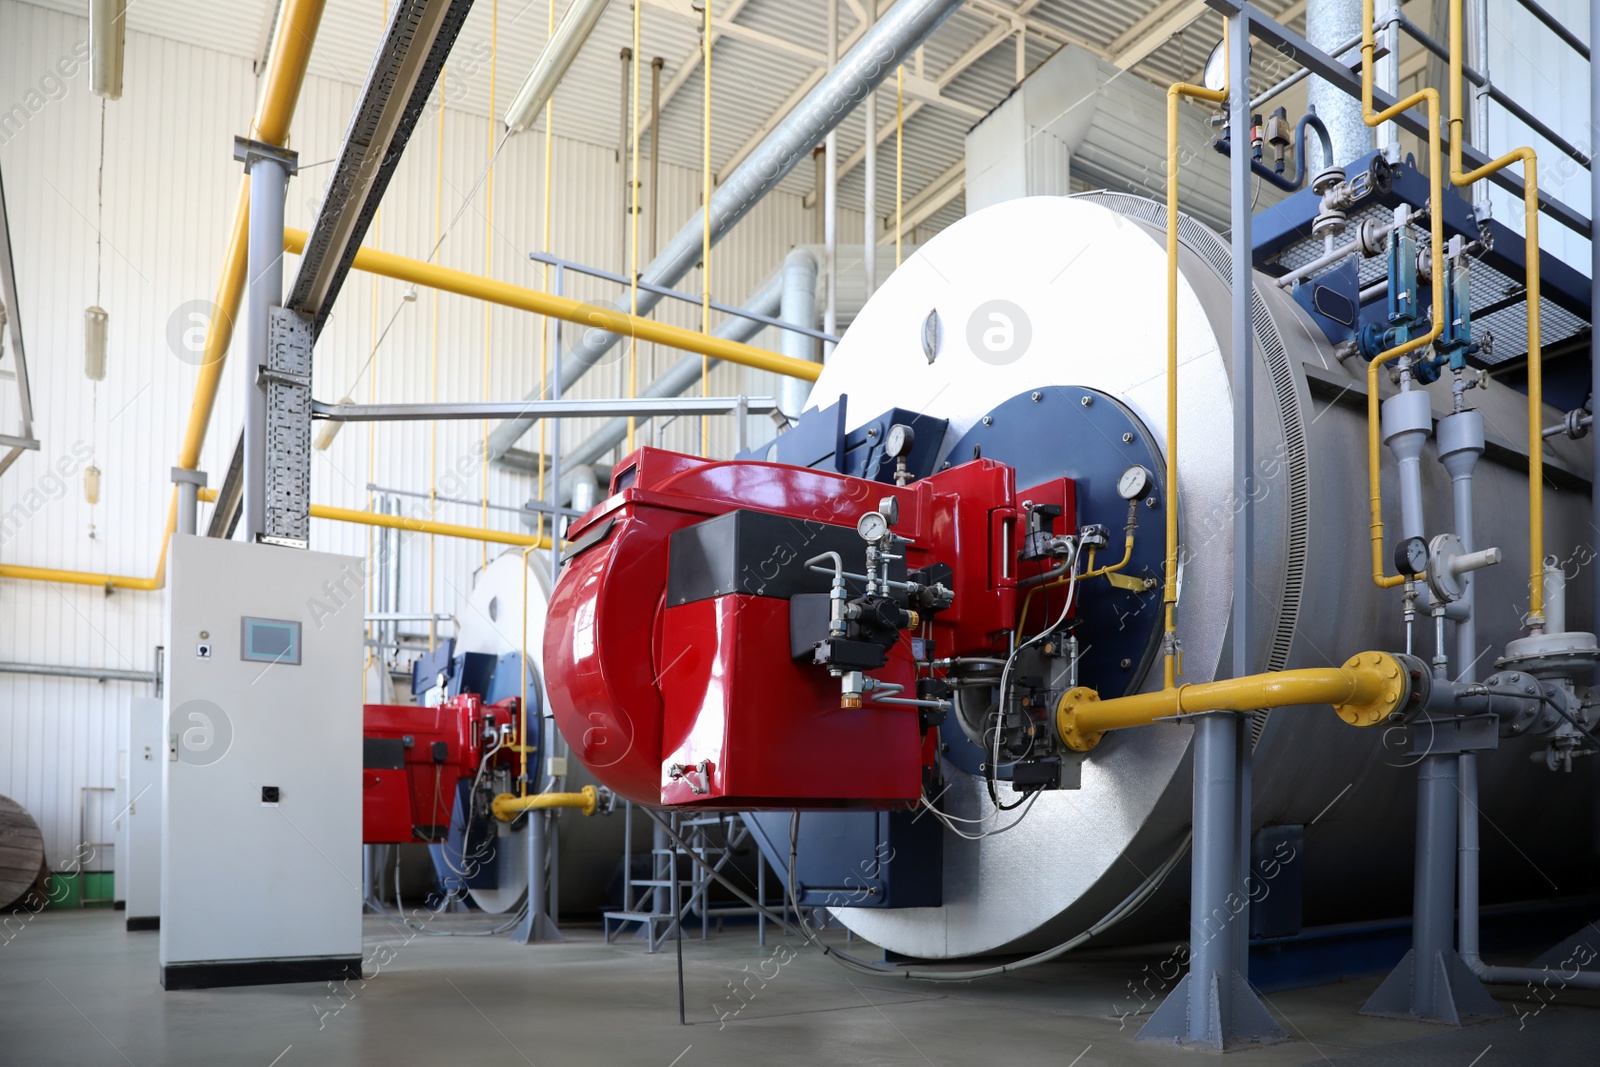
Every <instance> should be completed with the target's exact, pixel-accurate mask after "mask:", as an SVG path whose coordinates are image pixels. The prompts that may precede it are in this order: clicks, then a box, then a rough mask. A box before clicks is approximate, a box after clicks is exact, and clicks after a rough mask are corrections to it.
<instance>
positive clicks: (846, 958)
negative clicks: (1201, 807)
mask: <svg viewBox="0 0 1600 1067" xmlns="http://www.w3.org/2000/svg"><path fill="white" fill-rule="evenodd" d="M642 810H643V811H644V813H645V814H646V815H648V816H650V818H652V819H654V820H655V821H656V823H657V825H659V826H661V827H662V828H663V829H665V830H666V832H667V836H668V837H669V838H671V839H672V840H673V841H674V842H676V843H677V844H678V846H679V847H680V848H683V849H685V850H687V849H688V845H687V843H686V842H685V841H684V840H683V838H681V837H679V836H678V834H677V833H676V832H675V831H673V829H672V828H671V827H670V826H668V825H667V823H666V820H664V819H662V818H661V817H660V816H659V815H657V814H656V813H655V812H654V811H653V810H651V809H650V808H644V809H642ZM1192 838H1193V834H1192V832H1191V833H1189V834H1185V835H1184V838H1183V841H1182V842H1180V843H1179V845H1178V847H1177V848H1176V849H1175V850H1174V851H1173V853H1172V855H1170V856H1168V857H1167V858H1166V859H1165V860H1164V861H1162V863H1161V865H1160V866H1159V867H1157V868H1156V869H1155V870H1154V871H1152V872H1151V873H1150V875H1149V877H1147V878H1146V879H1145V880H1144V881H1143V882H1142V883H1141V884H1140V885H1139V886H1138V888H1136V889H1135V890H1134V891H1133V892H1132V893H1130V894H1128V895H1127V896H1126V897H1124V898H1123V900H1122V903H1120V904H1118V905H1117V906H1116V907H1115V908H1113V909H1111V911H1109V912H1107V913H1106V914H1105V916H1104V917H1102V918H1101V919H1100V921H1099V922H1096V923H1095V924H1094V925H1092V926H1090V927H1089V928H1088V929H1087V930H1085V931H1083V932H1082V933H1080V934H1078V935H1077V936H1076V937H1073V938H1071V939H1070V940H1067V941H1063V942H1062V943H1061V944H1059V945H1056V946H1054V947H1053V948H1048V949H1045V950H1043V951H1042V952H1036V953H1034V954H1033V955H1032V956H1027V957H1025V958H1023V959H1020V960H1014V961H1013V962H1011V963H1004V964H999V965H997V966H994V967H983V968H980V969H977V970H970V971H925V970H918V969H915V968H909V967H908V968H904V969H901V968H890V967H882V966H878V965H876V964H872V963H869V962H867V961H866V960H862V959H859V958H857V957H855V956H852V955H850V954H849V953H846V952H842V951H840V950H839V949H836V948H834V947H832V946H831V945H825V944H823V943H822V942H821V941H817V940H815V939H814V938H813V937H812V936H811V935H810V934H809V933H808V932H807V931H806V930H805V928H804V923H803V922H802V923H801V927H800V933H801V934H802V936H803V937H805V939H806V941H807V943H808V944H810V945H812V947H814V948H817V949H819V950H820V951H821V952H822V954H823V955H824V956H827V957H829V958H830V959H832V960H834V961H835V962H837V963H838V964H839V965H840V966H842V967H846V968H848V969H850V970H854V971H858V972H860V973H862V974H874V975H879V976H883V977H890V978H905V979H908V980H914V981H922V982H970V981H973V980H974V979H978V978H988V977H991V976H993V975H999V974H1006V973H1008V972H1011V971H1020V970H1022V969H1023V968H1025V967H1032V966H1035V965H1037V964H1040V963H1046V962H1048V961H1050V960H1053V959H1055V958H1056V957H1058V956H1061V955H1064V954H1065V953H1068V952H1071V951H1072V950H1073V949H1075V948H1077V947H1079V946H1080V945H1082V944H1084V943H1085V942H1087V941H1089V940H1090V939H1091V938H1094V937H1097V936H1099V935H1100V934H1102V933H1104V932H1105V931H1107V930H1109V929H1110V928H1111V927H1113V926H1115V925H1116V924H1117V923H1119V922H1121V921H1122V920H1123V919H1126V918H1127V917H1128V916H1130V915H1132V914H1133V913H1134V912H1136V911H1138V910H1139V908H1140V907H1141V906H1142V905H1143V904H1144V903H1145V902H1146V901H1147V900H1149V899H1150V897H1151V896H1153V895H1154V894H1155V891H1156V890H1157V889H1159V888H1160V887H1161V884H1162V883H1163V882H1165V881H1166V879H1167V876H1168V875H1170V874H1171V873H1172V870H1173V868H1174V867H1176V866H1177V865H1178V862H1179V861H1180V860H1182V859H1183V857H1184V856H1185V855H1186V854H1187V853H1188V851H1189V843H1190V841H1191V839H1192ZM689 858H690V859H691V860H692V861H693V862H695V863H696V864H698V865H699V866H701V867H703V868H704V869H705V870H706V872H707V873H708V874H709V875H710V876H711V877H712V878H714V879H715V880H717V881H718V882H721V883H722V885H723V886H724V888H726V889H727V890H728V891H729V892H731V893H732V894H733V895H734V896H736V897H738V898H739V899H740V900H742V901H743V902H744V903H745V904H747V905H749V906H750V907H752V908H754V909H756V911H757V912H759V913H761V914H763V915H765V916H766V917H767V918H768V919H769V920H770V921H772V922H775V923H777V924H778V926H779V928H780V929H782V930H785V931H791V930H794V929H795V927H794V925H793V924H791V923H790V922H789V919H788V916H787V915H779V914H778V913H777V912H774V911H772V910H771V909H770V908H766V907H763V906H761V905H760V904H757V903H756V901H755V900H754V899H753V898H752V897H750V896H748V895H746V894H745V893H744V892H743V891H742V890H740V889H739V887H738V886H736V885H734V884H733V883H732V882H730V881H729V880H728V879H727V878H725V877H723V875H722V873H721V872H720V871H717V870H714V869H713V868H712V867H711V865H710V864H709V863H707V862H706V861H705V860H703V859H701V858H700V857H699V856H696V855H695V854H694V853H693V852H689ZM789 869H790V872H791V874H790V877H791V878H792V877H793V870H794V865H793V864H790V868H789ZM789 903H790V906H791V907H794V908H796V915H797V916H798V914H799V912H798V904H797V903H796V901H795V897H794V894H793V893H792V892H791V893H790V901H789Z"/></svg>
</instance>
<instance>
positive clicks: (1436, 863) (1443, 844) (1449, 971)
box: [1361, 720, 1502, 1026]
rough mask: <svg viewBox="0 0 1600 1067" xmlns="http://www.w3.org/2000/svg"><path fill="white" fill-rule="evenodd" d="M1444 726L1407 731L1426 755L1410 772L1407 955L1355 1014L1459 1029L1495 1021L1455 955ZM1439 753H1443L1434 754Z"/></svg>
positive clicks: (1455, 758) (1454, 753)
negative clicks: (1413, 829)
mask: <svg viewBox="0 0 1600 1067" xmlns="http://www.w3.org/2000/svg"><path fill="white" fill-rule="evenodd" d="M1448 725H1449V724H1441V725H1440V726H1434V725H1433V724H1432V723H1430V722H1429V721H1427V720H1424V721H1423V722H1421V723H1418V724H1417V725H1416V726H1414V727H1413V733H1414V734H1415V735H1417V736H1416V737H1415V744H1416V745H1417V747H1418V748H1420V749H1422V750H1423V751H1424V752H1426V753H1427V754H1426V755H1423V756H1422V762H1421V765H1420V767H1419V768H1418V771H1417V861H1416V876H1415V882H1414V886H1413V890H1412V905H1411V911H1412V914H1411V950H1410V951H1409V952H1407V953H1406V957H1405V959H1403V960H1401V961H1400V965H1399V966H1398V967H1396V968H1395V969H1394V970H1393V971H1392V972H1391V973H1390V975H1389V977H1388V978H1386V979H1384V982H1383V984H1382V985H1381V986H1379V987H1378V990H1377V992H1375V993H1373V994H1372V997H1371V999H1369V1000H1368V1001H1367V1003H1366V1004H1365V1005H1364V1006H1363V1007H1362V1009H1361V1014H1363V1015H1382V1016H1386V1017H1389V1018H1399V1019H1420V1020H1422V1021H1425V1022H1435V1023H1446V1024H1448V1025H1451V1026H1461V1025H1462V1024H1464V1023H1468V1022H1474V1021H1476V1020H1479V1019H1489V1018H1494V1017H1496V1016H1498V1015H1501V1014H1502V1012H1501V1010H1500V1006H1499V1005H1498V1004H1496V1003H1495V1002H1494V998H1492V997H1491V996H1489V994H1488V991H1486V990H1485V989H1484V988H1483V983H1482V982H1480V981H1478V978H1477V976H1476V975H1474V974H1473V973H1472V972H1471V971H1470V970H1468V969H1467V965H1466V963H1464V962H1463V961H1462V959H1461V957H1460V956H1458V955H1457V954H1456V950H1455V944H1454V937H1453V934H1454V932H1455V910H1456V909H1455V903H1456V827H1457V821H1458V817H1459V816H1458V811H1457V805H1458V804H1459V803H1460V796H1461V789H1460V778H1461V772H1460V754H1461V750H1462V746H1460V745H1458V744H1456V743H1454V742H1453V741H1452V740H1451V739H1452V738H1453V737H1454V731H1452V730H1449V729H1446V727H1447V726H1448ZM1436 749H1442V750H1443V751H1436Z"/></svg>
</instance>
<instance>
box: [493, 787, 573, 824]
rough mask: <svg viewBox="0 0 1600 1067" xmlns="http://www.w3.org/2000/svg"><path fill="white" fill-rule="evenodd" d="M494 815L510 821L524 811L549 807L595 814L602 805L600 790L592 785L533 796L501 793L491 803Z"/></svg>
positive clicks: (501, 819) (503, 820)
mask: <svg viewBox="0 0 1600 1067" xmlns="http://www.w3.org/2000/svg"><path fill="white" fill-rule="evenodd" d="M491 807H492V809H493V810H494V817H495V818H497V819H499V820H500V821H501V822H510V821H511V820H512V819H515V818H516V817H517V816H518V815H519V814H521V813H522V812H524V811H542V810H545V809H547V808H577V809H578V810H579V811H581V812H583V813H584V814H585V815H593V814H594V813H595V811H596V810H597V809H598V808H599V807H600V792H599V790H597V789H595V787H594V786H592V785H586V786H584V787H583V791H582V792H578V793H534V794H533V795H532V796H524V797H518V796H512V795H511V794H510V793H501V794H500V795H499V796H497V797H495V798H494V803H493V804H492V805H491Z"/></svg>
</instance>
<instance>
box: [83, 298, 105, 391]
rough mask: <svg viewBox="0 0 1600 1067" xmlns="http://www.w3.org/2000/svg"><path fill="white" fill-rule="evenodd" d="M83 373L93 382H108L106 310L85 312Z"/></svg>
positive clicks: (86, 309) (88, 309)
mask: <svg viewBox="0 0 1600 1067" xmlns="http://www.w3.org/2000/svg"><path fill="white" fill-rule="evenodd" d="M83 373H84V374H85V375H86V376H87V377H88V379H89V380H90V381H91V382H103V381H105V380H106V309H105V308H103V307H98V306H95V307H87V308H84V310H83Z"/></svg>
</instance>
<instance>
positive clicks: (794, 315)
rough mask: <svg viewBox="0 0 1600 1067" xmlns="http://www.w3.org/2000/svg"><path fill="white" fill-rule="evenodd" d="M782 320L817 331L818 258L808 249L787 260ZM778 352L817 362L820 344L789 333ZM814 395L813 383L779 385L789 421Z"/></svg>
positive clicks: (780, 404)
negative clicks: (812, 394) (812, 391)
mask: <svg viewBox="0 0 1600 1067" xmlns="http://www.w3.org/2000/svg"><path fill="white" fill-rule="evenodd" d="M778 317H779V318H781V319H783V321H784V322H786V323H788V324H789V325H790V326H801V327H804V328H805V329H808V330H812V329H815V328H816V325H817V257H816V256H814V255H812V254H811V253H810V252H807V251H805V250H804V249H800V248H797V249H795V250H794V251H792V252H790V253H789V255H788V256H787V257H786V258H785V259H784V261H783V303H782V308H781V310H780V311H779V313H778ZM778 351H780V352H782V353H783V354H784V355H786V356H793V357H794V358H795V359H816V358H817V343H816V341H815V340H814V339H813V338H811V337H808V336H807V335H805V334H803V333H796V332H795V331H793V330H785V331H783V337H782V338H781V339H780V344H779V346H778ZM810 396H811V383H810V382H808V381H805V380H803V379H801V378H785V379H783V381H782V383H781V384H780V385H779V386H778V408H779V410H780V411H782V412H783V414H784V416H785V417H786V418H789V419H798V418H799V417H800V412H802V411H804V410H805V406H806V400H807V399H808V398H809V397H810Z"/></svg>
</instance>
